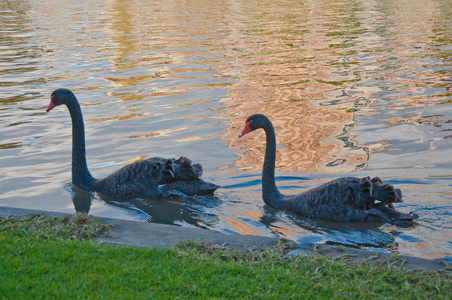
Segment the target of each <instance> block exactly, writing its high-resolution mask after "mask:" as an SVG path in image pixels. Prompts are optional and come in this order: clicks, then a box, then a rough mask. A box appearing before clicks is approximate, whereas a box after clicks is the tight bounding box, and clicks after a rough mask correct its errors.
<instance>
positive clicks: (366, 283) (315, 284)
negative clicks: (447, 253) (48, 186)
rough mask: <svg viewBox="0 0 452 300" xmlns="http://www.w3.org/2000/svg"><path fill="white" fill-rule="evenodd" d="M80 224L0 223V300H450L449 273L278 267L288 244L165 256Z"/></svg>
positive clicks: (300, 261)
mask: <svg viewBox="0 0 452 300" xmlns="http://www.w3.org/2000/svg"><path fill="white" fill-rule="evenodd" d="M95 234H107V235H108V234H109V228H108V226H105V225H103V224H102V223H100V222H96V221H94V220H93V219H92V218H90V217H89V216H86V215H81V216H77V217H65V218H64V219H61V218H59V219H57V218H52V217H45V216H33V217H29V218H0V245H1V247H0V282H1V284H0V299H26V298H27V299H35V298H36V299H42V298H49V299H55V298H57V299H74V298H77V299H112V298H114V299H121V298H125V299H168V298H170V299H174V298H176V299H177V298H193V299H215V298H229V299H255V298H257V299H291V298H295V299H310V298H311V299H312V298H316V299H331V298H334V299H343V298H355V299H356V298H358V299H364V298H366V299H386V298H389V299H433V298H434V299H450V298H451V297H452V292H451V289H450V285H451V277H450V274H444V273H439V272H429V273H427V272H419V271H416V272H408V271H405V270H403V269H401V268H396V269H393V268H391V267H390V266H392V265H393V264H392V262H391V261H387V262H384V261H380V262H379V263H359V264H350V263H349V261H347V260H346V259H333V258H330V257H327V256H323V255H315V256H313V257H294V258H284V257H283V254H284V253H285V252H286V251H287V250H288V248H290V244H287V243H280V244H278V245H275V247H273V248H271V249H266V250H259V251H253V252H252V251H247V252H238V251H236V250H231V249H223V248H222V247H221V246H216V245H212V244H209V243H207V242H185V243H180V244H179V245H178V246H177V247H175V248H171V249H157V248H151V249H144V248H132V247H127V246H103V245H100V244H97V243H95V242H92V241H91V240H90V238H91V237H92V236H93V235H95Z"/></svg>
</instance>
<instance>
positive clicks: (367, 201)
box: [281, 177, 418, 222]
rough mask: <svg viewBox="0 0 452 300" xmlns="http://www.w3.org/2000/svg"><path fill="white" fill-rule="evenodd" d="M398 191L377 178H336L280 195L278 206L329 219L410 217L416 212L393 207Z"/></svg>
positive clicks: (392, 218)
mask: <svg viewBox="0 0 452 300" xmlns="http://www.w3.org/2000/svg"><path fill="white" fill-rule="evenodd" d="M395 202H402V193H401V191H400V190H399V189H394V187H393V186H391V185H389V184H385V185H383V183H382V181H381V179H380V178H378V177H375V178H373V179H370V178H369V177H364V178H354V177H346V178H338V179H335V180H333V181H330V182H327V183H325V184H322V185H320V186H318V187H315V188H313V189H311V190H308V191H306V192H304V193H301V194H298V195H287V196H284V199H283V201H281V204H283V205H282V206H281V208H285V209H288V210H291V211H294V212H296V213H298V214H301V215H304V216H307V217H314V218H320V219H324V220H331V221H385V222H392V221H395V220H412V219H415V218H417V217H418V216H417V215H415V214H404V213H401V212H399V211H396V210H395V209H394V208H393V206H392V203H395Z"/></svg>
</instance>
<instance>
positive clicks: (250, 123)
mask: <svg viewBox="0 0 452 300" xmlns="http://www.w3.org/2000/svg"><path fill="white" fill-rule="evenodd" d="M268 124H271V122H270V120H269V119H268V118H267V117H266V116H264V115H261V114H255V115H252V116H249V117H248V119H247V120H246V124H245V128H243V131H242V133H240V134H239V138H240V137H242V136H244V135H245V134H247V133H249V132H251V131H254V130H256V129H259V128H265V126H266V125H268Z"/></svg>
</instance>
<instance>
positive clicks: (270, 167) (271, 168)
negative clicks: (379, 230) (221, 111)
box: [239, 114, 418, 223]
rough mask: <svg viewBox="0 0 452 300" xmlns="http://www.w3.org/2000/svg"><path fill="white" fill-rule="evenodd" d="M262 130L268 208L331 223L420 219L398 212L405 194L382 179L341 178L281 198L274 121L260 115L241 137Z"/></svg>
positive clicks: (265, 196) (252, 119) (265, 191)
mask: <svg viewBox="0 0 452 300" xmlns="http://www.w3.org/2000/svg"><path fill="white" fill-rule="evenodd" d="M259 128H262V129H264V130H265V133H266V139H267V146H266V149H265V158H264V166H263V171H262V198H263V199H264V202H265V204H267V205H268V206H270V207H272V208H276V209H285V210H288V211H292V212H295V213H297V214H299V215H302V216H305V217H313V218H319V219H324V220H331V221H346V222H348V221H382V222H390V223H393V222H396V223H397V222H404V221H412V220H413V219H416V218H418V215H417V214H413V213H409V214H405V213H402V212H399V211H397V210H396V209H394V207H393V205H392V203H395V202H402V193H401V191H400V190H399V189H394V187H393V186H392V185H389V184H385V185H383V182H382V181H381V179H380V178H378V177H374V178H373V179H370V178H369V177H365V178H354V177H345V178H339V179H335V180H333V181H330V182H327V183H325V184H322V185H320V186H318V187H316V188H313V189H311V190H308V191H306V192H304V193H301V194H296V195H283V194H281V193H280V192H279V191H278V188H277V187H276V184H275V156H276V140H275V131H274V129H273V125H272V123H271V122H270V120H269V119H268V118H267V117H265V116H264V115H260V114H255V115H252V116H250V117H249V118H248V119H247V121H246V125H245V128H244V129H243V131H242V133H241V134H240V135H239V137H242V136H243V135H245V134H247V133H249V132H251V131H253V130H256V129H259Z"/></svg>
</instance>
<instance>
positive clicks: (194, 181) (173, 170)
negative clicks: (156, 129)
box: [46, 89, 219, 199]
mask: <svg viewBox="0 0 452 300" xmlns="http://www.w3.org/2000/svg"><path fill="white" fill-rule="evenodd" d="M61 104H65V105H66V106H67V108H68V109H69V113H70V115H71V119H72V182H73V184H74V185H76V186H77V187H79V188H81V189H83V190H86V191H91V192H99V193H102V194H105V195H107V196H110V197H113V198H118V199H130V198H138V197H144V198H167V197H169V196H172V195H179V196H184V195H187V196H195V195H207V194H212V193H213V192H214V191H215V190H216V189H217V188H219V186H218V185H216V184H213V183H209V182H205V181H203V180H202V179H201V178H200V177H201V174H202V167H201V165H200V164H192V162H191V161H190V159H188V158H186V157H180V158H179V159H174V158H171V159H166V158H161V157H152V158H148V159H145V160H142V161H138V162H135V163H131V164H129V165H126V166H124V167H122V168H121V169H119V170H118V171H116V172H115V173H113V174H111V175H110V176H108V177H106V178H104V179H95V178H94V177H93V176H92V175H91V173H90V172H89V170H88V166H87V164H86V150H85V129H84V123H83V116H82V111H81V109H80V105H79V103H78V101H77V98H76V97H75V95H74V94H73V93H72V92H71V91H70V90H68V89H57V90H55V91H54V92H53V93H52V96H51V98H50V104H49V107H48V108H47V110H46V112H49V111H50V110H51V109H53V108H54V107H55V106H58V105H61ZM180 193H182V195H180Z"/></svg>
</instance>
